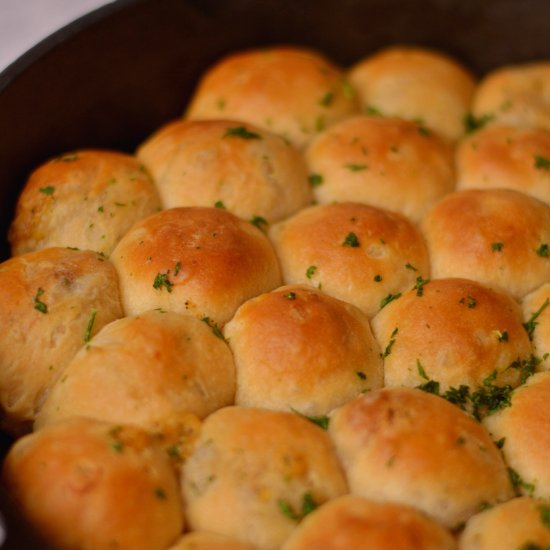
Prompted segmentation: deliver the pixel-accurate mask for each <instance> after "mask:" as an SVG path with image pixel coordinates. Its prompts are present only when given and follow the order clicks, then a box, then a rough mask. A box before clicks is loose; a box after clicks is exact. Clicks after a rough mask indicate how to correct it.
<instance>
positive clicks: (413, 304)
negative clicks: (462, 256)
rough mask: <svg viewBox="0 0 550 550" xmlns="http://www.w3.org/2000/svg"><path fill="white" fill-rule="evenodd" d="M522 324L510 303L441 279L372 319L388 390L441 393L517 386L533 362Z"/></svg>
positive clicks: (460, 281)
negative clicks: (428, 387) (429, 388)
mask: <svg viewBox="0 0 550 550" xmlns="http://www.w3.org/2000/svg"><path fill="white" fill-rule="evenodd" d="M522 322H523V318H522V313H521V309H520V307H519V306H518V304H517V303H516V302H515V300H514V299H513V298H512V297H511V296H509V295H507V294H504V293H501V292H497V291H495V290H491V289H490V288H487V287H485V286H483V285H481V284H479V283H476V282H474V281H468V280H466V279H439V280H434V281H430V282H428V283H426V284H423V285H422V286H421V287H420V288H419V289H412V290H409V291H407V292H405V293H404V294H403V296H402V297H401V298H400V299H399V300H395V301H393V302H392V303H390V304H388V305H387V306H386V307H385V308H384V309H383V310H381V311H380V312H379V313H378V314H377V315H376V316H375V317H374V319H373V320H372V326H373V330H374V334H375V336H376V339H377V340H378V343H379V345H380V347H381V348H382V349H383V350H384V353H383V355H384V356H385V357H384V383H385V385H386V386H409V387H415V386H420V385H423V384H426V383H427V382H428V381H434V382H437V383H438V386H439V390H440V391H441V393H444V392H447V391H449V390H450V389H451V388H454V389H458V388H459V387H460V386H462V385H464V386H468V391H469V392H474V391H475V390H476V389H477V388H479V387H480V386H483V385H487V383H486V380H487V379H491V382H492V383H493V384H494V385H498V386H505V385H507V384H510V385H512V386H517V385H518V384H519V383H520V381H521V379H522V376H523V377H525V376H526V374H527V372H526V370H527V368H528V366H529V365H531V364H532V361H533V360H532V359H531V355H532V347H531V343H530V341H529V337H528V335H527V332H526V331H525V330H524V328H523V324H522ZM386 350H387V352H386ZM451 391H452V390H451ZM462 404H464V403H462Z"/></svg>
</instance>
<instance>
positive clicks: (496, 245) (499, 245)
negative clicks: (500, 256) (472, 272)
mask: <svg viewBox="0 0 550 550" xmlns="http://www.w3.org/2000/svg"><path fill="white" fill-rule="evenodd" d="M503 248H504V243H491V250H492V251H493V252H500V251H501V250H502V249H503Z"/></svg>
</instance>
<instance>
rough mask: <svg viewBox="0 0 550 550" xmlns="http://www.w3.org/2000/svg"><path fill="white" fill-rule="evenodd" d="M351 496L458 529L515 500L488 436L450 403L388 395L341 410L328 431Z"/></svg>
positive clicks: (388, 391)
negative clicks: (483, 508) (484, 510)
mask: <svg viewBox="0 0 550 550" xmlns="http://www.w3.org/2000/svg"><path fill="white" fill-rule="evenodd" d="M329 433H330V435H331V436H332V439H333V441H334V442H335V444H336V449H337V452H338V455H339V457H340V459H341V461H342V463H343V465H344V470H345V472H346V476H347V479H348V482H349V486H350V491H351V493H352V494H356V495H359V496H362V497H365V498H368V499H373V500H376V501H380V502H395V503H400V504H406V505H409V506H414V507H415V508H417V509H418V510H421V511H422V512H425V513H426V514H428V516H430V517H431V518H433V519H435V520H436V521H438V522H440V523H442V524H443V525H445V526H447V527H450V528H456V527H457V526H459V525H460V524H461V523H462V522H464V521H466V520H467V519H468V518H469V517H470V516H472V515H473V514H475V513H476V512H477V511H478V510H479V507H480V505H481V504H482V503H488V504H495V503H497V502H501V501H505V500H507V499H509V498H511V497H512V496H513V489H512V486H511V483H510V480H509V478H508V472H507V470H506V466H505V464H504V461H503V459H502V457H501V455H500V451H499V450H498V449H497V447H496V446H495V445H494V443H493V442H492V440H491V438H490V437H489V434H488V433H487V431H486V430H485V429H484V428H483V426H481V425H480V424H479V423H477V422H476V421H475V420H473V419H472V418H471V417H470V416H469V415H467V414H466V413H464V412H462V411H461V410H460V409H459V408H458V407H455V406H454V405H451V404H450V403H448V402H447V401H445V400H444V399H441V398H440V397H436V396H435V395H431V394H429V393H426V392H423V391H421V390H418V389H413V388H384V389H381V390H377V391H373V392H370V393H368V394H365V395H362V396H360V397H357V398H356V399H354V400H353V401H350V402H349V403H347V404H346V405H344V406H342V407H340V408H339V409H336V411H335V412H334V413H333V415H332V418H331V420H330V425H329Z"/></svg>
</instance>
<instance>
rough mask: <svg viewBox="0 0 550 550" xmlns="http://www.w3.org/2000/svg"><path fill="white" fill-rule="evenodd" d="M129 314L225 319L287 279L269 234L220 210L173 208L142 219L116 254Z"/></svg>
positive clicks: (223, 320) (222, 322)
mask: <svg viewBox="0 0 550 550" xmlns="http://www.w3.org/2000/svg"><path fill="white" fill-rule="evenodd" d="M111 260H112V262H113V264H114V266H115V268H116V269H117V271H118V274H119V278H120V288H121V295H122V303H123V307H124V310H125V312H126V314H127V315H136V314H139V313H142V312H144V311H147V310H150V309H155V308H163V309H166V310H171V311H176V312H179V313H189V314H191V315H194V316H195V317H198V318H199V319H203V318H205V317H208V318H209V319H210V320H211V322H212V323H217V324H218V325H219V326H222V325H223V324H225V323H226V322H227V321H229V319H230V318H231V317H232V316H233V313H234V312H235V310H236V309H237V307H238V306H239V305H241V303H243V302H244V301H246V300H247V299H249V298H252V297H253V296H256V295H258V294H260V293H262V292H267V291H269V290H271V289H273V288H275V287H277V286H279V285H280V284H281V279H280V272H279V266H278V263H277V258H276V256H275V252H274V250H273V247H272V246H271V244H270V242H269V240H268V239H267V237H266V236H265V235H264V234H263V233H262V232H261V231H260V230H259V229H257V228H256V227H254V226H253V225H252V224H251V223H248V222H246V221H244V220H241V219H239V218H237V217H236V216H235V215H233V214H231V213H229V212H227V211H225V210H223V209H220V208H202V207H188V208H172V209H170V210H164V211H163V212H159V213H158V214H154V215H153V216H150V217H149V218H146V219H145V220H143V221H142V222H139V223H137V224H136V225H134V227H133V228H132V229H131V230H130V231H129V232H128V233H127V234H126V235H125V236H124V238H123V239H122V240H121V241H120V243H119V244H118V246H117V247H116V249H115V250H114V251H113V254H112V256H111Z"/></svg>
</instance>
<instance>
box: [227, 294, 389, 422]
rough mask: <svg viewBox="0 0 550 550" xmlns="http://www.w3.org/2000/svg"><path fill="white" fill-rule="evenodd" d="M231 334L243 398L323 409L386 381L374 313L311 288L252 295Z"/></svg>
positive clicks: (249, 402)
mask: <svg viewBox="0 0 550 550" xmlns="http://www.w3.org/2000/svg"><path fill="white" fill-rule="evenodd" d="M224 335H225V337H226V338H227V339H228V340H229V346H230V347H231V350H232V351H233V355H234V357H235V365H236V369H237V394H236V398H235V402H236V404H237V405H243V406H248V407H261V408H267V409H275V410H286V411H289V410H290V409H291V408H292V409H295V410H296V411H299V412H300V413H302V414H306V415H313V416H318V415H325V414H327V413H328V412H330V411H331V410H332V409H333V408H335V407H337V406H339V405H342V404H344V403H345V402H346V401H349V400H350V399H352V398H353V397H355V396H356V395H358V394H359V393H360V392H362V391H368V390H370V389H376V388H379V387H381V386H382V360H381V358H380V350H379V348H378V345H377V343H376V341H375V340H374V336H373V335H372V331H371V329H370V325H369V320H368V318H367V316H366V315H365V314H364V313H362V312H361V311H360V310H359V309H358V308H356V307H354V306H352V305H351V304H347V303H345V302H342V301H340V300H337V299H335V298H332V297H330V296H328V295H326V294H324V293H322V292H321V291H319V290H316V289H313V288H311V287H306V286H296V285H294V286H292V285H291V286H285V287H282V288H279V289H277V290H275V291H273V292H271V293H267V294H262V295H261V296H258V297H256V298H253V299H252V300H249V301H248V302H245V303H244V304H243V305H242V306H241V307H240V308H239V309H238V310H237V312H236V314H235V316H234V317H233V319H231V321H230V322H229V323H228V324H227V325H225V328H224Z"/></svg>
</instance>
